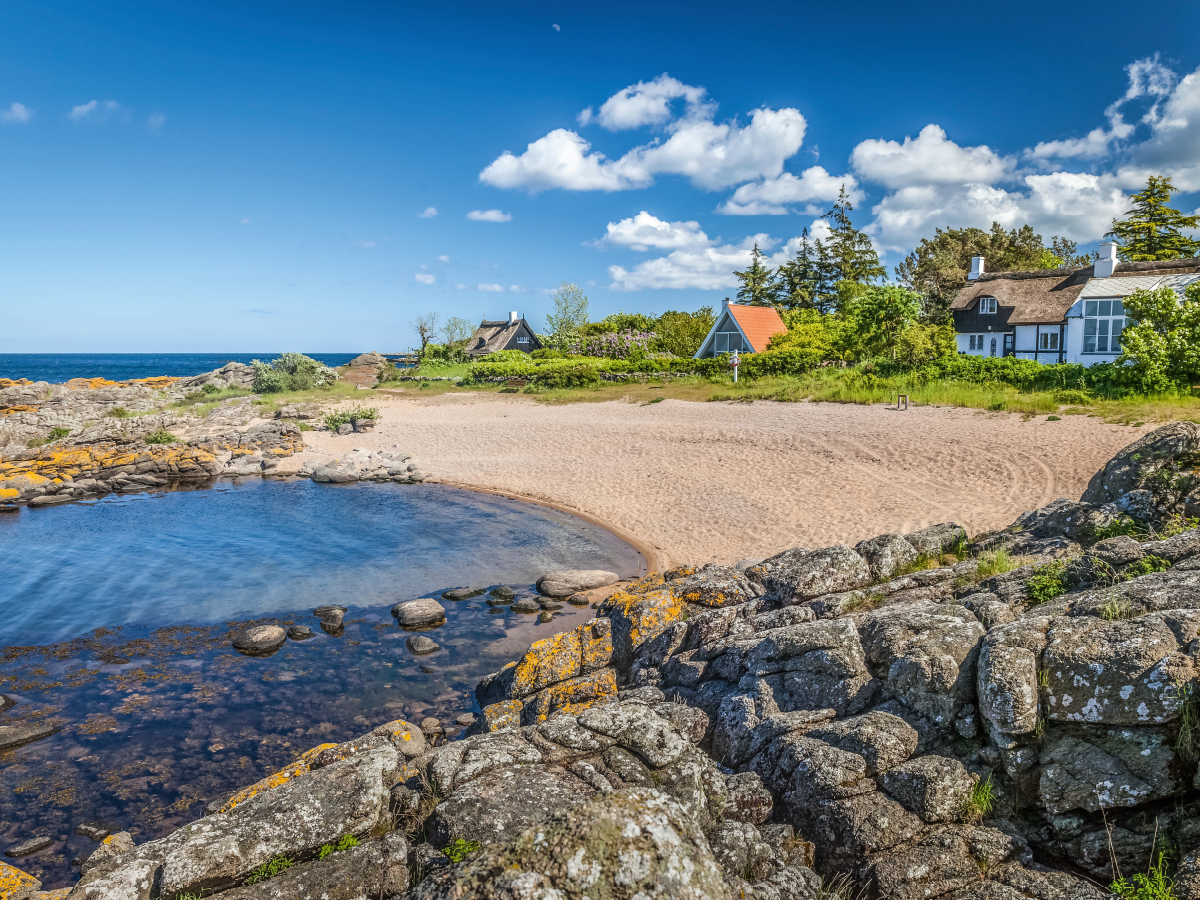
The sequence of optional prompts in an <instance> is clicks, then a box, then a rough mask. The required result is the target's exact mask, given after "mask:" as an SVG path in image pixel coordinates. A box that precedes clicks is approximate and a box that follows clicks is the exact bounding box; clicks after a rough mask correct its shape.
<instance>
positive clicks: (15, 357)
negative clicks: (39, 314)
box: [0, 353, 358, 384]
mask: <svg viewBox="0 0 1200 900" xmlns="http://www.w3.org/2000/svg"><path fill="white" fill-rule="evenodd" d="M306 355H307V356H311V357H312V358H313V359H316V360H319V361H320V362H323V363H324V364H325V365H327V366H344V365H345V364H346V363H348V362H350V360H352V359H354V357H356V356H357V355H358V354H357V353H309V354H306ZM278 356H279V354H278V353H0V378H28V379H29V380H30V381H49V382H50V383H51V384H61V383H62V382H64V381H69V380H70V379H72V378H96V377H97V376H99V377H101V378H107V379H108V380H109V381H126V380H128V379H130V378H150V377H152V376H155V375H177V376H180V377H185V378H186V377H187V376H190V375H198V374H199V373H201V372H211V371H212V370H213V369H219V368H221V366H223V365H225V363H227V362H240V363H249V362H250V360H252V359H262V360H272V359H275V358H276V357H278Z"/></svg>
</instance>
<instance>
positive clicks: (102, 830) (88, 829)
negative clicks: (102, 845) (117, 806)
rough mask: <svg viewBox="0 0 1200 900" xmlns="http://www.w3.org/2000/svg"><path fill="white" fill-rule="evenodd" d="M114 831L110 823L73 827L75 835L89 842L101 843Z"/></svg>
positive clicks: (88, 823) (85, 824)
mask: <svg viewBox="0 0 1200 900" xmlns="http://www.w3.org/2000/svg"><path fill="white" fill-rule="evenodd" d="M116 830H117V829H116V828H115V827H114V826H113V825H112V823H110V822H84V823H83V824H81V825H76V826H75V833H76V834H77V835H79V836H80V837H85V838H87V839H88V840H89V841H102V840H104V839H105V838H106V837H108V836H109V835H110V834H112V833H113V832H114V831H116Z"/></svg>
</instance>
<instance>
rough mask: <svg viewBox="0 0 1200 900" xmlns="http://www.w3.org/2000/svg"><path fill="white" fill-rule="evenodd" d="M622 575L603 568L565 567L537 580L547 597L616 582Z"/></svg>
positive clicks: (565, 594)
mask: <svg viewBox="0 0 1200 900" xmlns="http://www.w3.org/2000/svg"><path fill="white" fill-rule="evenodd" d="M620 580H621V577H620V576H619V575H617V573H616V572H605V571H604V570H603V569H564V570H563V571H561V572H550V573H549V574H547V575H543V576H542V577H541V578H539V579H538V580H537V589H538V590H539V591H540V592H541V593H542V594H544V595H545V596H547V597H570V596H571V595H572V594H574V593H576V592H578V591H590V590H592V589H593V588H599V587H605V586H606V585H610V584H616V583H617V582H618V581H620Z"/></svg>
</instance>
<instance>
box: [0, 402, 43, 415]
mask: <svg viewBox="0 0 1200 900" xmlns="http://www.w3.org/2000/svg"><path fill="white" fill-rule="evenodd" d="M19 412H37V407H36V406H26V405H24V404H17V405H16V406H0V416H11V415H13V414H14V413H19Z"/></svg>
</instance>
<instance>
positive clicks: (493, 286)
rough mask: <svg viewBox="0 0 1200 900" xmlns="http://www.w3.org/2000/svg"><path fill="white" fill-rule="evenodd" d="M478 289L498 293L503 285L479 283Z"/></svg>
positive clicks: (502, 288)
mask: <svg viewBox="0 0 1200 900" xmlns="http://www.w3.org/2000/svg"><path fill="white" fill-rule="evenodd" d="M479 290H481V291H487V292H489V293H496V294H498V293H500V292H501V291H503V290H504V285H502V284H481V285H479Z"/></svg>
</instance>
